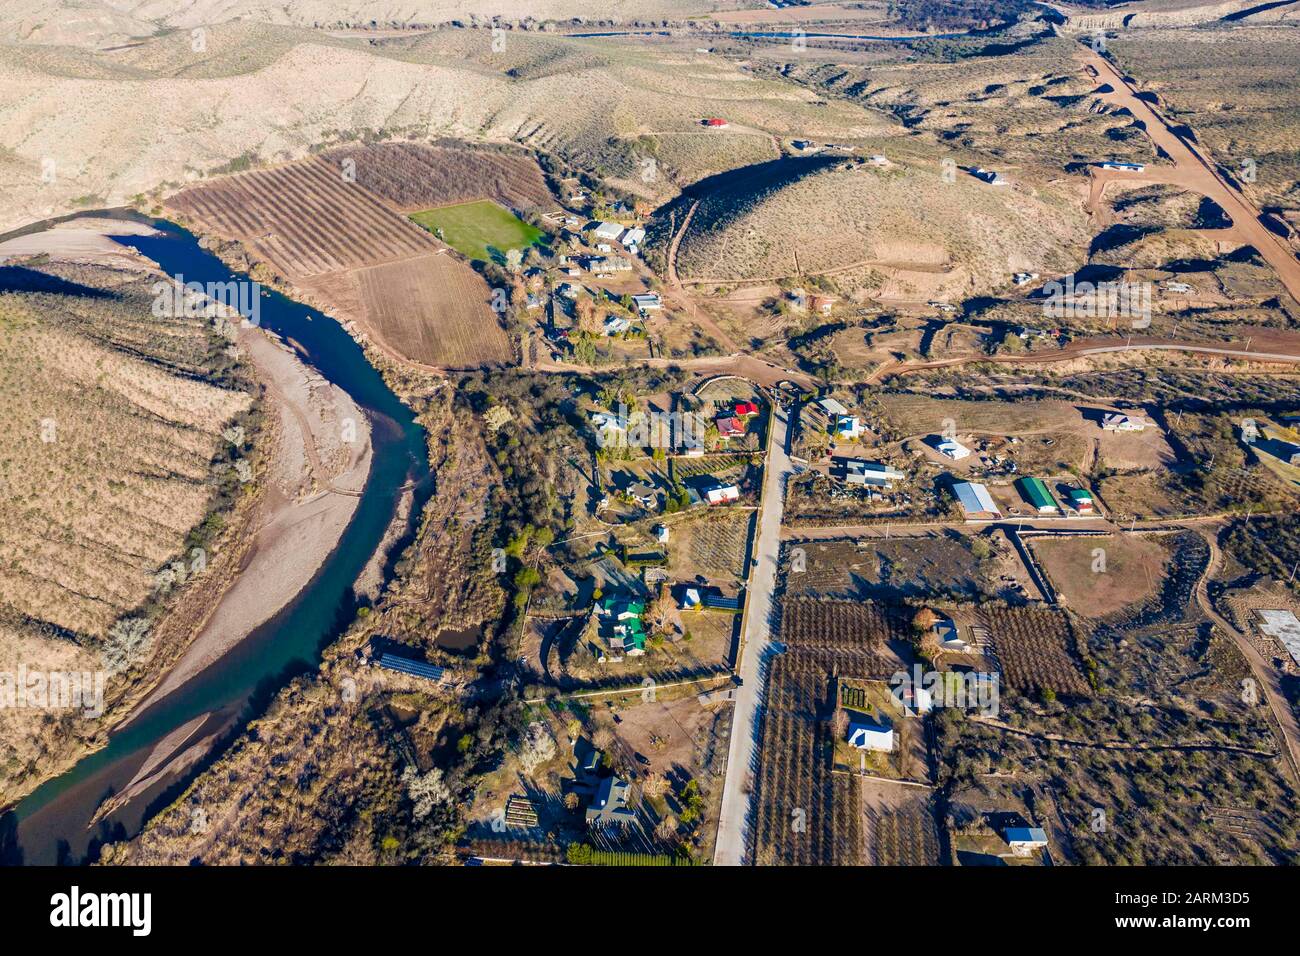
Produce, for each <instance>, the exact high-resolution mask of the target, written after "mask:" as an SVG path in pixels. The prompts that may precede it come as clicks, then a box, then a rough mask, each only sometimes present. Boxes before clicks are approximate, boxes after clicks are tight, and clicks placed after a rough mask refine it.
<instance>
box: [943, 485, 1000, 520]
mask: <svg viewBox="0 0 1300 956" xmlns="http://www.w3.org/2000/svg"><path fill="white" fill-rule="evenodd" d="M952 492H953V494H955V495H956V496H957V501H958V502H960V503H961V507H962V510H963V511H965V512H966V517H967V518H972V517H978V516H983V515H991V516H992V517H994V518H998V517H1001V514H1000V512H999V511H998V506H997V505H996V504H994V502H993V496H992V495H990V494H989V490H988V488H987V487H986V486H984V485H981V484H979V483H978V482H974V481H959V482H957V484H955V485H953V486H952Z"/></svg>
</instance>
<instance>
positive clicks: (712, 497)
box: [704, 485, 740, 505]
mask: <svg viewBox="0 0 1300 956" xmlns="http://www.w3.org/2000/svg"><path fill="white" fill-rule="evenodd" d="M704 500H705V501H707V502H708V503H709V504H711V505H723V504H728V503H730V502H732V501H739V500H740V489H739V488H737V487H736V486H735V485H717V486H716V487H713V488H710V489H708V490H707V491H705V492H704Z"/></svg>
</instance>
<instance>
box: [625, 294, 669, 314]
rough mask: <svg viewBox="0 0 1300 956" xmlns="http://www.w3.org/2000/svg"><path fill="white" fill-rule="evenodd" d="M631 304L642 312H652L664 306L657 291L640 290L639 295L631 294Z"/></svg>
mask: <svg viewBox="0 0 1300 956" xmlns="http://www.w3.org/2000/svg"><path fill="white" fill-rule="evenodd" d="M632 304H633V305H635V306H636V307H637V308H638V309H640V310H641V311H642V312H653V311H655V310H657V309H662V308H663V307H664V303H663V300H662V299H660V298H659V293H658V292H642V293H640V294H639V295H634V296H632Z"/></svg>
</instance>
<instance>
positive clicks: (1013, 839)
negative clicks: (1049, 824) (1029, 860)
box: [1003, 827, 1047, 856]
mask: <svg viewBox="0 0 1300 956" xmlns="http://www.w3.org/2000/svg"><path fill="white" fill-rule="evenodd" d="M1003 836H1005V837H1006V840H1007V846H1009V847H1011V852H1012V853H1014V854H1015V855H1016V856H1029V855H1030V854H1031V853H1034V852H1035V851H1038V850H1045V849H1047V833H1046V832H1045V831H1044V830H1043V829H1042V828H1041V827H1007V828H1006V830H1004V831H1003Z"/></svg>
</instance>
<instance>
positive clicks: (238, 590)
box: [0, 217, 372, 791]
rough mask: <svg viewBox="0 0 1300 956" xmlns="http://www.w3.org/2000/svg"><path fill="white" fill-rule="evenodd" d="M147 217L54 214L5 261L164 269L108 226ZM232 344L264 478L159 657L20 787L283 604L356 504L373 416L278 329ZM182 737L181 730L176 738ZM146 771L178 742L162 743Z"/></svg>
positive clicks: (243, 332) (163, 634)
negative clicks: (256, 421) (257, 399)
mask: <svg viewBox="0 0 1300 956" xmlns="http://www.w3.org/2000/svg"><path fill="white" fill-rule="evenodd" d="M158 235H160V233H159V232H158V230H156V229H154V228H153V227H152V226H149V225H147V224H146V223H141V222H134V221H126V220H118V219H109V218H92V217H88V218H85V219H79V220H72V221H68V222H62V223H56V224H54V225H53V226H52V227H51V228H49V229H46V230H43V231H39V232H31V233H28V234H25V235H22V236H18V237H15V238H11V239H9V240H7V241H5V242H4V243H0V262H4V261H10V262H13V261H18V262H21V261H22V260H23V259H24V258H26V257H30V256H43V257H47V258H48V260H50V261H55V262H68V263H76V264H80V265H92V266H101V267H108V268H112V269H120V270H126V271H130V272H136V273H143V274H144V275H146V276H162V275H163V274H164V273H163V271H162V270H161V268H160V267H159V266H158V264H157V263H155V262H153V261H152V260H149V259H148V258H146V257H145V256H143V255H141V254H140V253H138V252H136V251H135V250H134V249H131V248H128V247H126V246H124V245H122V244H121V243H119V242H117V241H115V240H114V239H113V238H111V237H112V236H130V237H141V236H149V237H152V236H158ZM236 347H237V348H238V350H239V351H240V352H242V353H243V355H244V357H245V358H246V359H247V361H248V362H249V363H250V364H251V365H252V367H253V369H254V373H255V378H256V379H257V381H258V383H259V384H260V385H261V387H262V401H263V406H264V413H265V425H264V428H263V436H262V438H261V439H259V446H260V450H261V453H262V455H263V461H264V463H263V465H262V467H261V469H260V471H261V473H260V474H258V475H257V476H256V477H255V480H256V481H257V485H258V487H257V488H256V491H255V493H254V494H252V495H248V496H246V500H245V501H244V502H243V503H241V505H240V506H239V507H238V508H237V509H236V511H235V513H234V514H233V515H231V516H230V519H229V521H228V524H227V532H228V533H227V539H228V546H227V547H226V548H225V549H223V550H225V551H227V552H228V553H226V554H220V553H214V554H212V555H211V556H210V558H209V564H208V569H207V571H206V572H205V573H204V574H203V575H201V576H198V577H196V578H195V579H194V581H193V582H192V583H191V584H190V585H189V586H188V587H187V588H186V589H185V590H184V591H183V592H181V594H180V595H179V598H178V600H177V601H176V603H175V606H174V607H171V608H170V609H169V611H168V613H167V614H166V615H164V617H163V618H162V619H160V621H159V622H158V624H157V626H156V627H155V642H154V651H153V652H154V654H155V660H154V661H153V662H151V664H150V665H149V667H148V668H147V672H146V673H145V674H144V675H143V677H142V679H141V680H140V682H139V686H138V687H133V688H132V689H131V692H130V693H129V694H128V695H127V696H126V697H125V698H122V699H119V700H117V701H116V703H115V706H112V707H110V708H109V710H108V712H107V713H106V714H105V717H106V720H105V721H104V723H103V727H102V728H101V729H99V730H98V731H97V732H95V733H94V734H93V736H88V737H87V738H86V739H85V740H84V742H83V745H82V746H80V747H78V748H76V749H75V752H71V751H70V752H68V753H67V754H60V755H59V759H58V760H56V761H53V762H51V763H50V764H49V765H47V766H44V767H42V771H43V772H42V773H41V774H40V776H39V777H38V778H35V779H33V780H32V781H31V782H30V785H29V786H28V787H26V788H24V789H25V790H27V791H30V789H31V788H32V787H34V786H36V785H38V784H39V783H40V782H41V781H43V780H47V779H49V778H51V777H55V776H58V775H59V774H61V773H63V772H64V771H66V770H67V769H68V768H69V767H71V766H72V765H73V764H75V763H76V762H77V761H78V760H79V759H82V758H83V757H85V756H86V755H87V754H89V753H92V752H94V751H96V750H98V749H99V748H100V747H102V746H103V745H104V743H105V742H106V740H107V737H108V735H109V734H111V733H113V732H115V731H116V730H118V729H120V728H121V727H122V726H124V725H126V724H129V723H130V722H131V721H132V720H133V719H135V717H137V716H138V715H139V714H140V713H142V712H143V711H145V710H147V709H148V708H149V707H150V706H152V705H153V704H155V703H157V702H158V701H159V700H161V699H162V698H163V697H165V696H166V695H168V694H170V693H171V692H173V691H175V690H177V689H179V688H180V687H182V686H183V685H184V684H185V683H186V682H188V681H189V680H191V679H192V678H193V677H194V676H195V675H197V674H198V673H200V672H201V671H202V670H204V669H205V668H206V667H208V666H209V665H211V664H212V663H214V662H216V661H217V660H219V659H220V658H221V657H222V656H224V655H225V654H227V653H229V651H230V650H231V649H232V648H234V647H235V646H237V645H238V644H239V643H240V642H242V641H243V640H244V639H245V638H246V637H248V635H249V634H251V633H252V632H253V631H254V630H255V629H256V628H257V627H258V626H260V625H261V624H263V623H265V622H266V621H268V620H269V619H270V618H272V617H273V616H274V615H275V614H276V613H277V612H279V611H280V610H282V609H283V608H284V607H285V606H286V605H287V604H288V603H289V602H290V601H291V600H292V599H293V598H294V597H295V596H296V595H297V594H298V593H299V592H300V591H301V590H302V589H303V588H305V587H306V586H307V585H308V583H309V582H310V581H311V579H312V578H313V576H314V575H316V573H317V572H318V571H319V570H320V568H321V566H322V564H323V563H324V562H325V560H326V559H327V558H328V556H329V555H330V554H331V552H332V551H333V550H334V549H335V548H336V547H337V545H338V543H339V540H340V539H341V537H342V535H343V532H344V530H345V529H346V527H347V525H348V523H349V522H350V521H351V520H352V517H353V515H354V514H355V512H356V509H357V507H358V503H359V500H360V495H361V493H362V490H363V489H364V487H365V484H366V480H367V477H368V475H369V471H370V467H371V459H372V447H371V429H370V424H369V421H368V419H367V417H366V415H365V414H364V413H363V412H362V411H361V410H360V409H359V408H358V406H357V405H356V403H355V402H354V401H353V400H352V398H351V397H350V396H348V395H347V393H346V392H344V391H343V390H342V389H341V388H338V387H337V386H335V385H332V384H331V383H329V382H327V381H326V380H325V379H323V378H322V377H321V376H320V375H319V374H318V373H316V372H315V371H313V370H312V369H310V368H309V367H308V366H307V365H306V364H304V363H303V361H301V360H300V359H299V357H298V356H297V355H296V354H295V353H294V351H293V350H292V349H291V348H290V347H289V346H288V345H286V344H284V343H283V342H281V341H280V340H279V339H278V338H276V337H275V336H274V335H272V334H271V333H269V332H267V331H265V330H263V329H260V328H254V327H245V328H240V329H239V330H238V338H237V342H236ZM182 742H183V740H177V741H176V742H175V743H176V744H177V745H179V744H180V743H182ZM160 748H161V749H160V752H159V753H157V754H156V755H155V761H156V764H155V766H154V768H153V772H151V773H150V775H149V776H151V777H154V778H155V779H156V778H157V775H158V773H160V772H161V771H162V769H164V768H165V765H166V763H167V762H169V760H170V759H171V757H172V756H174V754H173V753H172V751H173V750H175V749H177V748H176V747H167V746H164V745H160Z"/></svg>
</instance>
